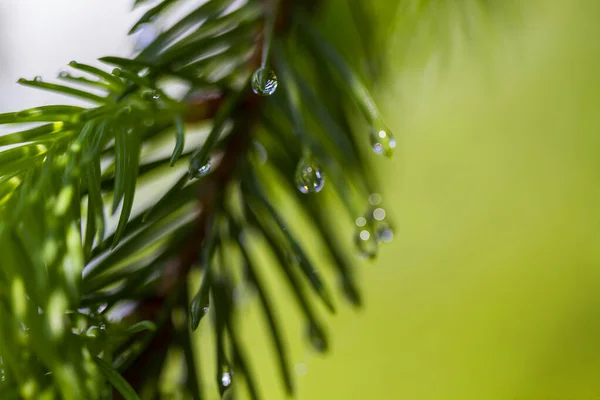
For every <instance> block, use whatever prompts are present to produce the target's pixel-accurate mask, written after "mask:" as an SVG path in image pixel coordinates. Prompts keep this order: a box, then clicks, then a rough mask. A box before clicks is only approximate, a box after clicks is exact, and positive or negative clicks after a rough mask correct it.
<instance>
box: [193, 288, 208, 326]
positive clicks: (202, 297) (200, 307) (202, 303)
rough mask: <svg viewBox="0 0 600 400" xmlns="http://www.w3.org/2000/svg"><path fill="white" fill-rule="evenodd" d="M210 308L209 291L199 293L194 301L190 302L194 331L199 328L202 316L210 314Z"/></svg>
mask: <svg viewBox="0 0 600 400" xmlns="http://www.w3.org/2000/svg"><path fill="white" fill-rule="evenodd" d="M209 310H210V298H209V296H208V292H207V293H198V294H196V296H194V298H193V299H192V303H191V304H190V317H191V318H190V323H191V326H192V331H195V330H196V329H198V325H200V321H201V320H202V318H204V317H205V316H206V314H208V311H209Z"/></svg>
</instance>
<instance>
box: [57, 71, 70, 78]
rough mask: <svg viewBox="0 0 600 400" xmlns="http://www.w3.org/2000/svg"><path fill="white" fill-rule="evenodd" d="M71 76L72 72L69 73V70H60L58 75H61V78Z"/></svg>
mask: <svg viewBox="0 0 600 400" xmlns="http://www.w3.org/2000/svg"><path fill="white" fill-rule="evenodd" d="M69 76H70V74H69V73H68V72H67V71H60V72H59V73H58V77H59V78H67V77H69Z"/></svg>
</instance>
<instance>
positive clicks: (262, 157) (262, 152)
mask: <svg viewBox="0 0 600 400" xmlns="http://www.w3.org/2000/svg"><path fill="white" fill-rule="evenodd" d="M252 144H253V145H254V150H255V154H256V156H257V158H258V160H259V162H260V163H261V164H264V163H266V162H267V160H268V158H269V156H268V154H267V149H265V146H263V144H262V143H261V142H259V141H258V140H254V141H252Z"/></svg>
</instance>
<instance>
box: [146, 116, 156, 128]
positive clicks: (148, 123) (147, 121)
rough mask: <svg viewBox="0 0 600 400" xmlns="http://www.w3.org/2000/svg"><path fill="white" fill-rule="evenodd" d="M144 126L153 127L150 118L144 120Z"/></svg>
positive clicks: (152, 120) (152, 121)
mask: <svg viewBox="0 0 600 400" xmlns="http://www.w3.org/2000/svg"><path fill="white" fill-rule="evenodd" d="M144 126H147V127H148V128H150V127H152V126H154V119H152V118H146V119H145V120H144Z"/></svg>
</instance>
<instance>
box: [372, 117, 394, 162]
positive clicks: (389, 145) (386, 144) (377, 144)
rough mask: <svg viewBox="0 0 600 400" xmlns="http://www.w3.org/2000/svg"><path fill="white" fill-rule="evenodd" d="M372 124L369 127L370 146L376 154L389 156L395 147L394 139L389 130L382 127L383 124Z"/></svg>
mask: <svg viewBox="0 0 600 400" xmlns="http://www.w3.org/2000/svg"><path fill="white" fill-rule="evenodd" d="M378 125H379V126H372V127H371V128H370V129H369V140H370V141H371V147H373V151H375V153H377V154H382V155H384V156H386V157H391V156H392V155H393V154H394V149H395V148H396V139H395V138H394V135H392V134H391V132H390V131H389V130H388V129H386V128H385V127H383V125H381V124H378Z"/></svg>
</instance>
